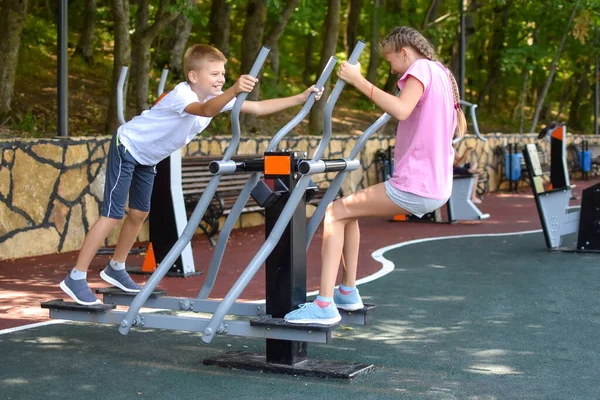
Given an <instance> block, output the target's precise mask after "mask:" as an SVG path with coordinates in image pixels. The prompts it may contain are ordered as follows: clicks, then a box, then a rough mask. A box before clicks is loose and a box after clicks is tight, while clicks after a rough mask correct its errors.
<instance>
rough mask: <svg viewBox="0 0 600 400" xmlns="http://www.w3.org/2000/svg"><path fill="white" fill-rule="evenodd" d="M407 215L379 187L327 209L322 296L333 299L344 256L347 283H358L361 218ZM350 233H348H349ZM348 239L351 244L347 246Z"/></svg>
mask: <svg viewBox="0 0 600 400" xmlns="http://www.w3.org/2000/svg"><path fill="white" fill-rule="evenodd" d="M401 213H408V212H407V211H406V210H403V209H402V208H400V207H398V206H397V205H396V204H395V203H394V202H392V200H390V198H389V197H388V196H387V194H386V193H385V185H384V184H383V183H378V184H377V185H374V186H371V187H369V188H366V189H364V190H361V191H359V192H357V193H354V194H352V195H350V196H347V197H344V198H342V199H340V200H337V201H334V202H333V203H331V204H330V205H329V207H327V212H326V214H325V220H324V228H323V245H322V247H321V257H322V266H321V286H320V289H319V295H321V296H323V297H333V288H334V286H335V279H336V277H337V273H338V268H339V265H340V259H341V258H342V254H344V257H345V258H344V261H345V265H346V269H345V274H344V282H346V283H350V282H354V281H355V280H356V268H357V267H356V266H357V264H358V244H359V243H358V242H359V240H360V235H359V233H358V223H357V221H356V220H357V219H358V218H359V217H386V216H392V215H395V214H401ZM346 229H348V232H346ZM346 238H347V239H348V243H345V241H346Z"/></svg>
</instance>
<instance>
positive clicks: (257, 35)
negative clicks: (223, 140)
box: [241, 0, 267, 132]
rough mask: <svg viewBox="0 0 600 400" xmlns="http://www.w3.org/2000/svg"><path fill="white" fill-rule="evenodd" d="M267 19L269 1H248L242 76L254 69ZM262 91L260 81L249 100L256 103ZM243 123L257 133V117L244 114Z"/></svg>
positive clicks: (243, 35) (243, 33)
mask: <svg viewBox="0 0 600 400" xmlns="http://www.w3.org/2000/svg"><path fill="white" fill-rule="evenodd" d="M266 19H267V1H266V0H248V7H247V8H246V22H245V23H244V29H243V32H242V63H241V69H242V70H241V74H247V73H248V72H250V68H252V64H253V63H254V60H255V59H256V56H257V54H258V52H259V51H260V48H261V45H262V43H263V36H264V33H265V21H266ZM259 91H260V81H259V83H257V84H256V86H255V88H254V90H253V91H252V92H251V93H249V94H248V97H247V99H248V100H253V101H256V100H258V94H259ZM241 122H242V123H243V124H244V125H245V126H246V129H247V130H248V131H250V132H256V129H257V124H258V121H257V119H256V115H253V114H244V115H243V116H242V118H241Z"/></svg>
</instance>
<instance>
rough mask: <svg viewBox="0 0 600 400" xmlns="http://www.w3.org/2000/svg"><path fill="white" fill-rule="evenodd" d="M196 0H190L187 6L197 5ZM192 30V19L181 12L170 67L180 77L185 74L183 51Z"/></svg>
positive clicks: (176, 23) (177, 21) (176, 25)
mask: <svg viewBox="0 0 600 400" xmlns="http://www.w3.org/2000/svg"><path fill="white" fill-rule="evenodd" d="M196 3H197V2H196V0H188V1H187V7H189V8H193V7H195V5H196ZM191 32H192V21H190V18H189V17H188V16H187V15H184V14H181V15H180V16H179V17H177V19H176V20H175V42H174V43H173V49H172V50H171V57H170V60H171V61H170V63H169V69H170V70H171V73H172V74H173V75H174V76H176V77H178V78H185V77H184V76H183V53H184V52H185V45H186V44H187V41H188V38H189V37H190V33H191Z"/></svg>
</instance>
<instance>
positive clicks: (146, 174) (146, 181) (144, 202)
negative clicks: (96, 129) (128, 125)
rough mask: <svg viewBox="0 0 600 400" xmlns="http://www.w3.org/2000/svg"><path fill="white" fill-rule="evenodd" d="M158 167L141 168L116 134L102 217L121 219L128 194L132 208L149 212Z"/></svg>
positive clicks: (113, 139)
mask: <svg viewBox="0 0 600 400" xmlns="http://www.w3.org/2000/svg"><path fill="white" fill-rule="evenodd" d="M155 176H156V166H154V165H142V164H140V163H139V162H137V161H136V160H135V158H133V156H132V155H131V154H130V153H129V152H128V151H127V149H126V148H125V146H123V144H122V143H119V136H118V134H115V135H114V136H113V138H112V140H111V142H110V150H109V151H108V162H107V165H106V182H105V183H104V202H103V204H102V213H101V215H102V216H104V217H108V218H114V219H122V218H123V215H124V214H125V203H126V202H127V194H129V208H133V209H135V210H140V211H144V212H148V211H150V198H151V197H152V186H153V185H154V177H155Z"/></svg>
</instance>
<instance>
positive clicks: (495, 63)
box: [477, 2, 510, 109]
mask: <svg viewBox="0 0 600 400" xmlns="http://www.w3.org/2000/svg"><path fill="white" fill-rule="evenodd" d="M509 14H510V2H506V3H504V5H503V6H498V7H495V9H494V22H493V33H492V37H491V40H490V45H489V47H488V49H487V51H486V53H487V55H488V67H487V70H488V71H490V73H489V74H488V79H487V82H486V84H485V87H484V88H483V90H482V91H481V92H480V93H479V96H478V99H477V104H484V103H485V104H487V105H488V107H489V108H490V109H494V108H496V104H495V100H497V99H498V98H497V97H496V96H490V97H489V101H485V99H486V97H487V96H488V95H489V94H490V91H491V90H492V88H493V86H494V85H495V84H496V81H497V80H498V78H499V77H500V75H501V71H500V66H501V63H500V59H501V57H502V51H503V50H504V42H505V38H506V26H507V24H508V17H509ZM499 15H502V18H498V16H499Z"/></svg>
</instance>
